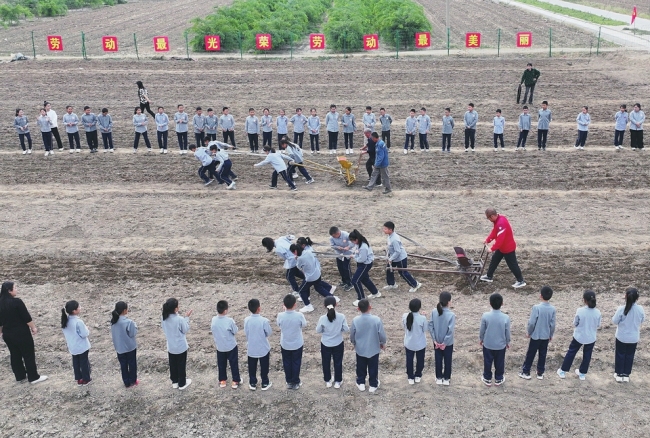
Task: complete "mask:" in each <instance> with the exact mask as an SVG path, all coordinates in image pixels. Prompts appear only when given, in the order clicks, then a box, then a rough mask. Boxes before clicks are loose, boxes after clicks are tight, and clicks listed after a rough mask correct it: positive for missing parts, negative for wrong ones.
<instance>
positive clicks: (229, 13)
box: [190, 0, 331, 51]
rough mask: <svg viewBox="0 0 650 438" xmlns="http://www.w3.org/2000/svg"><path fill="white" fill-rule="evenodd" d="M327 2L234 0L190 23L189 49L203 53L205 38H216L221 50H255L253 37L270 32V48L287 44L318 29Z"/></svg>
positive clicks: (307, 0) (328, 2) (306, 0)
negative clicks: (219, 41)
mask: <svg viewBox="0 0 650 438" xmlns="http://www.w3.org/2000/svg"><path fill="white" fill-rule="evenodd" d="M330 4H331V1H330V0H235V2H234V3H233V4H232V5H231V6H222V7H217V8H216V10H215V12H214V13H213V14H210V15H208V16H206V17H204V18H200V17H199V18H195V19H193V20H192V27H191V28H190V33H191V34H192V35H193V38H192V42H191V44H192V49H193V50H196V51H201V50H205V45H204V37H205V35H219V36H220V37H221V49H222V50H226V51H229V50H238V49H239V42H240V36H241V42H242V48H243V49H244V50H249V49H253V48H255V34H258V33H269V34H271V35H272V37H273V47H274V48H275V47H281V46H286V45H289V44H290V43H291V42H292V41H296V40H298V39H300V38H302V37H304V36H305V35H307V34H308V33H310V32H313V31H315V30H317V29H318V26H319V25H320V24H321V23H322V22H323V17H324V14H325V11H326V10H327V8H328V7H329V6H330Z"/></svg>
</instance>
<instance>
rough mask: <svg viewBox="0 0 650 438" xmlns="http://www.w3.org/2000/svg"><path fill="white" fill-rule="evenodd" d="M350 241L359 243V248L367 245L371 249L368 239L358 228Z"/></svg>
mask: <svg viewBox="0 0 650 438" xmlns="http://www.w3.org/2000/svg"><path fill="white" fill-rule="evenodd" d="M349 239H350V240H356V241H358V242H359V243H358V246H359V247H361V245H362V244H364V243H365V244H366V245H368V248H370V244H369V243H368V239H366V238H365V237H364V236H363V234H361V233H360V232H359V231H358V230H357V229H356V228H355V229H354V230H352V232H351V233H350V237H349Z"/></svg>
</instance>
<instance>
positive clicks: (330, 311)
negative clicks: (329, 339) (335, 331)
mask: <svg viewBox="0 0 650 438" xmlns="http://www.w3.org/2000/svg"><path fill="white" fill-rule="evenodd" d="M323 304H325V307H326V308H327V319H328V320H329V322H334V320H335V319H336V310H335V309H334V308H335V307H336V298H334V297H332V296H330V297H327V298H325V300H324V301H323Z"/></svg>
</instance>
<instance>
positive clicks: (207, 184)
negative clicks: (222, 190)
mask: <svg viewBox="0 0 650 438" xmlns="http://www.w3.org/2000/svg"><path fill="white" fill-rule="evenodd" d="M213 182H214V180H213V179H211V180H208V182H207V183H205V184H204V185H206V186H209V185H210V184H212V183H213Z"/></svg>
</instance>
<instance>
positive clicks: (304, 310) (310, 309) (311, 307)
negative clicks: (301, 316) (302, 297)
mask: <svg viewBox="0 0 650 438" xmlns="http://www.w3.org/2000/svg"><path fill="white" fill-rule="evenodd" d="M313 311H314V306H313V305H311V304H310V305H309V306H305V307H303V308H302V309H300V313H310V312H313Z"/></svg>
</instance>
